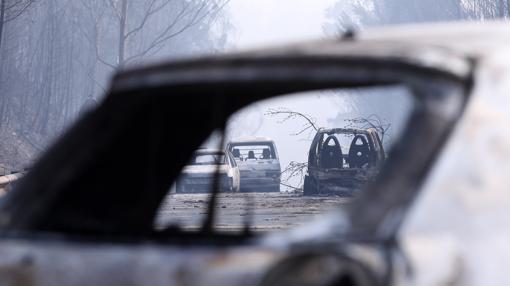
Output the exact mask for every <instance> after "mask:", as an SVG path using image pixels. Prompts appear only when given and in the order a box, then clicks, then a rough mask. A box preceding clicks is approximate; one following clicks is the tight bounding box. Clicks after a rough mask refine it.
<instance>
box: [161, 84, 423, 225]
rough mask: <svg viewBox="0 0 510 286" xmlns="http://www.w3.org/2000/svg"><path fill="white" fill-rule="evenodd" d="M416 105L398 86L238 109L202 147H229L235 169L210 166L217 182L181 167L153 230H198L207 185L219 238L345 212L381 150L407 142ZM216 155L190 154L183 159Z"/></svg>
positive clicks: (381, 158) (375, 168)
mask: <svg viewBox="0 0 510 286" xmlns="http://www.w3.org/2000/svg"><path fill="white" fill-rule="evenodd" d="M414 106H415V102H414V101H413V97H412V93H411V91H410V90H409V89H407V88H406V87H405V86H401V85H394V86H380V87H379V86H377V87H370V88H356V89H333V90H319V91H309V92H301V93H293V94H287V95H281V96H277V97H274V98H271V99H267V100H263V101H259V102H256V103H254V104H251V105H249V106H246V107H245V108H243V109H241V110H239V111H238V112H236V113H235V114H233V115H231V117H230V118H229V120H228V122H227V126H226V128H225V133H221V132H217V133H214V134H212V135H211V136H210V137H209V139H208V140H206V141H205V142H203V144H202V146H201V147H200V148H213V149H223V150H227V151H228V152H230V153H231V154H232V161H234V162H237V164H235V163H234V164H232V161H231V164H230V166H232V167H228V168H222V169H220V170H218V171H219V172H220V173H219V176H218V177H217V180H215V179H213V177H211V175H210V173H207V172H205V171H199V170H191V169H187V168H184V169H183V170H182V173H181V176H180V177H179V178H178V179H177V181H176V183H175V184H174V185H173V186H172V188H170V190H169V193H168V195H167V198H166V199H165V201H164V202H163V204H162V205H161V207H160V211H159V215H158V218H157V220H156V222H155V224H156V228H165V227H166V226H169V225H178V226H179V227H182V228H184V229H190V230H193V229H199V228H200V227H201V226H202V224H203V221H204V219H205V217H206V216H207V213H208V212H209V211H210V209H208V201H209V199H210V198H211V196H210V195H211V193H212V190H213V189H215V187H216V189H217V190H218V193H217V196H216V197H217V200H218V201H217V203H216V206H215V211H214V212H215V213H216V214H215V223H214V228H215V229H216V230H221V231H227V232H237V231H241V230H243V229H245V228H246V227H247V226H246V224H249V229H250V230H252V231H255V232H267V231H273V230H281V229H287V228H290V227H294V226H297V225H301V224H303V223H305V222H307V221H309V220H311V219H313V218H314V217H316V216H319V215H322V214H324V213H326V212H328V210H332V209H338V208H340V209H343V208H346V207H347V206H348V205H349V204H351V202H352V201H353V200H354V199H355V198H356V197H357V196H359V194H361V193H362V192H363V191H364V188H365V186H367V185H368V184H369V183H370V182H373V181H374V180H375V179H376V177H377V175H378V174H379V172H380V170H381V168H383V167H384V165H385V162H386V160H387V158H388V154H389V153H388V152H387V151H388V150H390V149H391V147H392V146H393V145H394V144H395V143H398V142H400V140H404V141H403V142H405V134H403V130H405V126H406V123H407V120H408V116H409V114H410V113H411V111H412V109H413V108H414ZM222 136H223V138H222ZM262 138H263V139H262ZM222 144H223V145H222ZM217 159H218V158H217V157H215V156H212V155H200V156H197V155H195V156H194V157H193V158H192V160H191V161H192V162H194V163H193V164H211V163H215V162H216V163H217V162H219V161H217ZM220 159H221V160H224V157H221V158H220ZM228 160H230V159H228ZM221 162H223V161H221Z"/></svg>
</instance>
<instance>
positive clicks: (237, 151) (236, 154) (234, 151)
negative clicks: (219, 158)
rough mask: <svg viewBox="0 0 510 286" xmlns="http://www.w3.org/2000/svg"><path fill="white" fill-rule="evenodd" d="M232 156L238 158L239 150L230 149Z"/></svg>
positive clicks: (239, 155)
mask: <svg viewBox="0 0 510 286" xmlns="http://www.w3.org/2000/svg"><path fill="white" fill-rule="evenodd" d="M232 156H234V158H240V157H241V151H239V149H237V148H234V149H232Z"/></svg>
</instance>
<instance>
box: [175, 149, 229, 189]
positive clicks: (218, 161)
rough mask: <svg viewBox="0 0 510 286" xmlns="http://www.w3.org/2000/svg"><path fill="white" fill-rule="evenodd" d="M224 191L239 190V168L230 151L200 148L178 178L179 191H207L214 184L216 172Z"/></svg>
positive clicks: (177, 187) (177, 186)
mask: <svg viewBox="0 0 510 286" xmlns="http://www.w3.org/2000/svg"><path fill="white" fill-rule="evenodd" d="M217 173H218V177H217V178H218V181H219V185H220V188H221V190H222V191H224V192H237V191H239V169H238V167H237V163H236V162H235V160H234V158H233V157H232V154H230V152H225V151H223V150H216V149H198V150H197V151H196V152H195V153H194V154H193V156H192V157H191V160H190V162H189V163H188V164H187V165H186V166H185V167H184V168H183V170H182V172H181V176H180V177H179V179H177V182H176V189H175V191H176V192H177V193H206V192H208V191H209V186H210V185H212V184H214V180H215V174H217Z"/></svg>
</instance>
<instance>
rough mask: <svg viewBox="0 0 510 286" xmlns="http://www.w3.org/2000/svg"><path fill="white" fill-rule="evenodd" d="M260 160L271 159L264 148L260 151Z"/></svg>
mask: <svg viewBox="0 0 510 286" xmlns="http://www.w3.org/2000/svg"><path fill="white" fill-rule="evenodd" d="M262 159H271V152H269V149H267V148H265V149H263V150H262Z"/></svg>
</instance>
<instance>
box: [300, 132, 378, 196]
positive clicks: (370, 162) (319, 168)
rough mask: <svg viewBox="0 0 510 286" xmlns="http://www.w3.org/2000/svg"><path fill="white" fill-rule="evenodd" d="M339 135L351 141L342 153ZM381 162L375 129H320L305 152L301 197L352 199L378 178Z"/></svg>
mask: <svg viewBox="0 0 510 286" xmlns="http://www.w3.org/2000/svg"><path fill="white" fill-rule="evenodd" d="M339 135H340V136H341V135H344V136H349V135H350V136H351V137H352V140H351V139H350V138H349V139H350V140H349V141H350V144H349V146H348V149H347V150H348V151H346V150H345V149H344V150H342V146H341V143H340V141H339V139H338V136H339ZM384 159H385V153H384V147H383V145H382V142H381V139H380V138H379V134H378V133H377V131H376V130H375V129H374V128H368V129H355V128H331V129H319V131H318V132H317V133H316V135H315V137H314V138H313V140H312V144H311V146H310V150H309V152H308V166H307V174H306V175H305V179H304V186H303V193H304V195H313V194H321V193H333V194H338V195H343V196H352V195H353V192H355V191H357V190H359V189H361V188H362V187H364V185H365V184H366V183H368V182H369V181H371V180H373V179H374V178H375V177H376V176H377V174H378V172H379V169H380V168H381V166H382V164H383V162H384Z"/></svg>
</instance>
